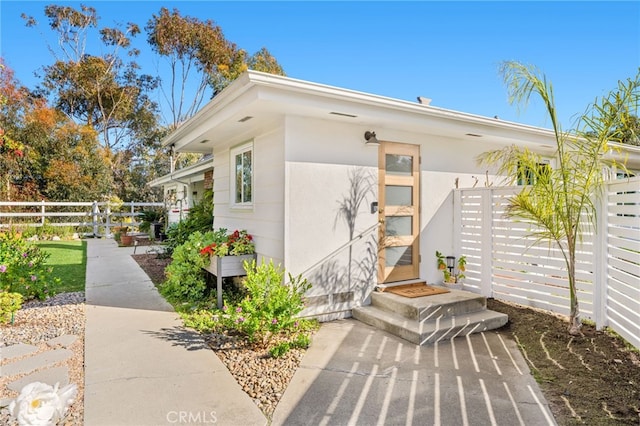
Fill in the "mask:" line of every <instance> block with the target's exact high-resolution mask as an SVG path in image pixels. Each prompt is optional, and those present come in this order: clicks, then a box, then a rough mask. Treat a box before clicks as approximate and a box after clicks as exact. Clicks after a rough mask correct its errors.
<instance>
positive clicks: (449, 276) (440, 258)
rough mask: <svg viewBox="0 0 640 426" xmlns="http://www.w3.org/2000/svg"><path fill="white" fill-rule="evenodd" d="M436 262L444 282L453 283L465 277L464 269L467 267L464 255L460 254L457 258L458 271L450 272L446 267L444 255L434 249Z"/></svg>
mask: <svg viewBox="0 0 640 426" xmlns="http://www.w3.org/2000/svg"><path fill="white" fill-rule="evenodd" d="M436 262H437V265H438V270H439V271H442V275H443V278H444V282H445V283H449V284H455V283H458V282H460V281H461V280H462V279H463V278H466V276H465V275H464V273H463V272H464V271H465V270H466V269H467V268H466V265H467V258H466V256H460V257H459V258H458V273H457V274H455V273H452V271H450V270H449V268H448V267H447V262H446V257H445V256H444V255H443V254H442V253H440V252H439V251H438V250H436Z"/></svg>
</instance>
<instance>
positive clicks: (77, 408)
mask: <svg viewBox="0 0 640 426" xmlns="http://www.w3.org/2000/svg"><path fill="white" fill-rule="evenodd" d="M84 300H85V299H84V293H81V292H78V293H62V294H58V295H56V296H54V297H52V298H49V299H47V300H45V301H30V302H27V303H25V304H24V305H23V308H22V309H21V310H19V311H18V312H16V315H15V322H14V324H13V325H0V346H7V345H13V344H16V343H27V344H31V345H35V346H38V348H39V349H38V352H37V353H39V352H44V351H46V350H48V349H51V348H49V347H48V346H47V345H46V343H45V342H46V341H47V340H50V339H53V338H55V337H58V336H62V335H65V334H67V335H69V334H72V335H75V336H78V340H77V341H76V342H75V343H73V344H72V345H71V346H69V348H68V349H69V350H71V351H73V356H72V357H71V358H69V359H67V360H66V361H63V362H60V363H57V364H54V365H55V366H66V367H67V368H68V369H69V382H70V383H75V384H76V385H77V386H78V394H77V396H76V399H75V402H74V403H73V404H72V405H71V407H70V408H69V411H68V413H67V416H66V418H65V420H64V422H62V423H61V424H63V425H66V426H71V425H82V424H83V413H84V405H83V401H84V325H85V313H84ZM2 365H3V360H0V368H1V366H2ZM54 365H52V366H54ZM22 376H24V375H22ZM22 376H21V375H18V376H11V377H6V378H1V379H0V400H1V399H4V398H15V397H16V396H18V394H17V392H13V391H10V390H8V389H7V388H6V385H7V384H8V383H10V382H12V381H14V380H17V379H19V378H21V377H22ZM0 424H3V425H5V424H11V422H10V420H9V414H8V411H7V410H6V409H2V410H0Z"/></svg>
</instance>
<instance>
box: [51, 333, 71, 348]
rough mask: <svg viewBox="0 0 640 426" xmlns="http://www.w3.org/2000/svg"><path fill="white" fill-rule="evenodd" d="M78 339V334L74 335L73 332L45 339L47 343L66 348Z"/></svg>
mask: <svg viewBox="0 0 640 426" xmlns="http://www.w3.org/2000/svg"><path fill="white" fill-rule="evenodd" d="M77 340H78V336H74V335H73V334H64V335H62V336H58V337H56V338H55V339H51V340H48V341H47V345H48V346H50V347H52V348H54V347H56V346H62V347H63V348H68V347H69V346H71V345H72V344H74V343H75V342H76V341H77Z"/></svg>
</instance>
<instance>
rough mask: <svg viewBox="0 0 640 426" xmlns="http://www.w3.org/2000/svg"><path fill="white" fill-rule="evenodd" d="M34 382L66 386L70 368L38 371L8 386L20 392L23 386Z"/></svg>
mask: <svg viewBox="0 0 640 426" xmlns="http://www.w3.org/2000/svg"><path fill="white" fill-rule="evenodd" d="M33 382H41V383H46V384H48V385H51V386H54V385H55V384H56V383H60V386H61V387H62V386H66V385H68V384H69V369H68V368H67V367H53V368H47V369H46V370H40V371H36V372H35V373H32V374H29V375H28V376H25V377H23V378H21V379H18V380H15V381H13V382H11V383H9V384H8V385H7V387H8V388H9V389H11V390H13V391H16V392H20V391H21V390H22V388H23V387H25V386H26V385H28V384H29V383H33Z"/></svg>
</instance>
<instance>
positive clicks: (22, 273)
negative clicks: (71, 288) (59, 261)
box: [0, 233, 59, 300]
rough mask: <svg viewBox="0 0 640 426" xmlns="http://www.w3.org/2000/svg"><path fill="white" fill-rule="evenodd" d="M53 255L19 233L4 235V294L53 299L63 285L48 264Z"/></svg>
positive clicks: (0, 280)
mask: <svg viewBox="0 0 640 426" xmlns="http://www.w3.org/2000/svg"><path fill="white" fill-rule="evenodd" d="M48 257H49V255H48V254H47V253H46V252H44V251H42V250H40V248H39V247H38V246H36V245H35V244H33V243H31V242H29V241H26V240H24V239H22V238H21V237H19V236H17V235H15V234H7V233H0V291H5V292H13V293H20V294H21V295H22V296H24V298H25V299H27V300H28V299H34V298H38V299H45V298H47V297H49V296H53V293H54V291H53V290H52V289H51V285H52V284H55V283H57V282H59V279H58V278H55V277H53V275H52V269H51V268H50V267H48V266H47V265H46V260H47V258H48Z"/></svg>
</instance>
